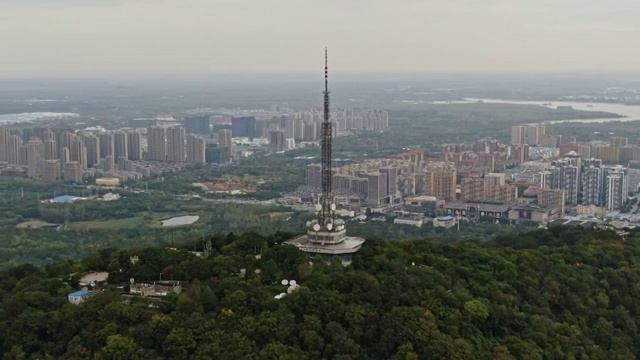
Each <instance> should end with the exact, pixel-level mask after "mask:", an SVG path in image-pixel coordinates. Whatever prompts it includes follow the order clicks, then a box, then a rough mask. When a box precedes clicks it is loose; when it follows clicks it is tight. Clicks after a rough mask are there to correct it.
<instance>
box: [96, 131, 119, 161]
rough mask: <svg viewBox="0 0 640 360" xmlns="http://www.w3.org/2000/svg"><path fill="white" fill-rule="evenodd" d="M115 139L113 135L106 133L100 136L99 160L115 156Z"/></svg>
mask: <svg viewBox="0 0 640 360" xmlns="http://www.w3.org/2000/svg"><path fill="white" fill-rule="evenodd" d="M115 147H116V144H115V139H114V136H113V133H111V132H106V133H102V134H100V158H101V159H104V158H106V157H107V156H109V155H111V156H113V155H114V154H115Z"/></svg>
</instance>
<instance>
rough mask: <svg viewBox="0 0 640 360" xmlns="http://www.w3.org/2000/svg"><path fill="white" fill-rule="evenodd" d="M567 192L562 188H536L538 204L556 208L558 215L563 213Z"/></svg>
mask: <svg viewBox="0 0 640 360" xmlns="http://www.w3.org/2000/svg"><path fill="white" fill-rule="evenodd" d="M566 194H567V192H566V191H565V190H564V189H542V188H540V189H538V205H540V206H541V207H547V208H557V209H558V210H559V213H560V216H562V215H564V212H565V202H566Z"/></svg>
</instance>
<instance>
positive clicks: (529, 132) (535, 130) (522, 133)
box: [511, 124, 546, 145]
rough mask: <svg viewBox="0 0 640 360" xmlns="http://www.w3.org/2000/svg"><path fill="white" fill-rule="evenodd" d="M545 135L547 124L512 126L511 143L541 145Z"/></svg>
mask: <svg viewBox="0 0 640 360" xmlns="http://www.w3.org/2000/svg"><path fill="white" fill-rule="evenodd" d="M545 135H546V131H545V126H544V125H542V124H539V125H516V126H512V127H511V145H539V144H540V142H541V141H542V139H543V138H544V137H545Z"/></svg>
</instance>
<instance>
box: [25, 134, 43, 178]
mask: <svg viewBox="0 0 640 360" xmlns="http://www.w3.org/2000/svg"><path fill="white" fill-rule="evenodd" d="M44 161H45V159H44V144H43V143H42V140H40V138H32V139H31V140H29V142H28V143H27V165H28V167H29V169H28V172H27V175H28V176H29V177H30V178H39V177H42V173H43V172H44Z"/></svg>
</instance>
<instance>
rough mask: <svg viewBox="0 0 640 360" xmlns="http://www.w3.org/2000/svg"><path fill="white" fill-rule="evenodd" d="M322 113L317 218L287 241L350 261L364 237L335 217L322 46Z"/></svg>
mask: <svg viewBox="0 0 640 360" xmlns="http://www.w3.org/2000/svg"><path fill="white" fill-rule="evenodd" d="M323 94H324V117H323V121H322V124H321V125H322V127H321V129H322V134H321V138H320V143H321V148H322V163H321V166H322V168H321V189H322V193H321V194H320V202H319V203H318V204H317V205H316V211H317V214H318V216H317V218H316V219H314V220H312V221H309V222H307V233H306V235H300V236H298V237H296V238H293V239H291V240H289V241H286V243H287V244H290V245H295V246H297V247H298V248H299V249H300V250H302V251H304V252H307V253H310V254H316V255H323V256H324V257H325V259H326V260H328V261H331V260H332V259H333V258H334V257H339V258H340V259H341V261H342V262H343V263H346V264H348V263H350V262H351V259H352V257H353V255H354V254H355V253H356V252H357V251H358V250H360V247H362V244H363V243H364V241H365V240H364V239H362V238H358V237H353V236H347V230H346V225H345V223H344V221H343V220H341V219H337V217H336V205H335V204H334V203H333V195H332V184H331V180H332V177H333V171H332V163H331V148H332V144H331V142H332V131H333V127H332V123H331V116H330V115H331V113H330V106H329V67H328V56H327V48H325V49H324V92H323Z"/></svg>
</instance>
